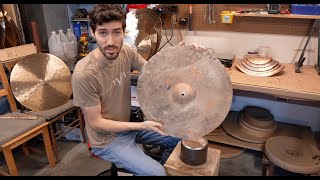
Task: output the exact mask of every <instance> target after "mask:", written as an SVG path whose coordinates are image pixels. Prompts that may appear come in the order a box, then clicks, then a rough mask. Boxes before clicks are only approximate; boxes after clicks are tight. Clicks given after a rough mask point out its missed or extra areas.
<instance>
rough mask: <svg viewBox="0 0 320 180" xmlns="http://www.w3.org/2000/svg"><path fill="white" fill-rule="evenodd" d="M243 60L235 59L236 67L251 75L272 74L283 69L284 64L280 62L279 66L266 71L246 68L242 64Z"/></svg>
mask: <svg viewBox="0 0 320 180" xmlns="http://www.w3.org/2000/svg"><path fill="white" fill-rule="evenodd" d="M241 61H243V60H240V59H238V60H237V61H236V65H237V67H238V69H240V70H241V71H242V72H244V73H246V74H248V75H251V76H265V77H267V76H273V75H275V74H277V73H279V72H281V71H282V70H283V69H284V67H285V66H284V65H282V64H280V66H276V67H274V68H273V69H270V70H268V71H261V72H260V71H252V70H250V69H247V68H246V67H244V66H243V64H242V62H241Z"/></svg>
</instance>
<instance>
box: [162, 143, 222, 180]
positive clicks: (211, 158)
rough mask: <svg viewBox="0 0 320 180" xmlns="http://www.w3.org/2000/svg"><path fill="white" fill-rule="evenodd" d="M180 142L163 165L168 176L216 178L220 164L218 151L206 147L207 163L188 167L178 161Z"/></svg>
mask: <svg viewBox="0 0 320 180" xmlns="http://www.w3.org/2000/svg"><path fill="white" fill-rule="evenodd" d="M180 152H181V141H180V142H179V143H178V144H177V146H176V147H175V148H174V150H173V152H172V153H171V155H170V157H169V158H168V160H167V162H166V163H165V164H164V167H165V168H166V171H167V173H168V175H170V176H218V172H219V164H220V153H221V151H220V150H217V149H213V148H209V147H208V156H207V162H205V163H204V164H202V165H199V166H190V165H187V164H185V163H183V162H182V161H181V159H180Z"/></svg>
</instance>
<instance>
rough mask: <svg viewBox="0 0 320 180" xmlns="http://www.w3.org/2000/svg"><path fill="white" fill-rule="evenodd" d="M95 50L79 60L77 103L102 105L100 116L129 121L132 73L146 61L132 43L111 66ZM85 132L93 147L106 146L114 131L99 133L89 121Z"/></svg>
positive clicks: (74, 77) (74, 83)
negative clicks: (101, 62)
mask: <svg viewBox="0 0 320 180" xmlns="http://www.w3.org/2000/svg"><path fill="white" fill-rule="evenodd" d="M93 57H94V56H93V52H90V53H89V54H88V55H87V56H86V57H84V58H83V59H81V60H80V61H78V63H77V64H76V67H75V69H74V72H73V75H72V88H73V99H74V105H75V106H79V107H90V106H95V105H98V104H99V103H100V104H101V115H102V117H104V118H106V119H111V120H115V121H125V122H127V121H129V120H130V114H131V72H132V71H133V70H138V71H141V70H142V67H143V65H144V64H145V63H146V61H145V60H144V59H143V57H142V56H141V55H140V54H138V53H137V51H135V50H134V49H132V48H131V47H130V46H129V45H127V44H123V46H122V48H121V52H120V54H119V56H118V58H117V59H115V60H113V61H114V63H112V65H110V66H104V67H102V66H101V65H100V66H98V64H97V63H96V62H95V60H94V58H93ZM86 131H87V134H88V138H89V141H90V143H91V145H92V147H98V148H103V147H104V146H105V145H107V144H109V143H110V142H112V141H113V139H114V137H115V133H111V132H96V131H94V130H93V129H92V128H91V127H90V126H89V125H88V123H86Z"/></svg>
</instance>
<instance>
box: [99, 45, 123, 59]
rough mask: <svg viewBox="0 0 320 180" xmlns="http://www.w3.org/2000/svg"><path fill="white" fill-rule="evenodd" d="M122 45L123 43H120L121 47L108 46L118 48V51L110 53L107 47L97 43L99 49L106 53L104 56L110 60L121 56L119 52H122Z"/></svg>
mask: <svg viewBox="0 0 320 180" xmlns="http://www.w3.org/2000/svg"><path fill="white" fill-rule="evenodd" d="M121 46H122V44H121V45H120V47H117V46H107V47H106V49H107V48H110V47H113V48H116V49H117V50H118V51H117V52H115V53H114V54H108V53H106V52H105V49H104V48H103V47H102V46H101V45H100V44H98V43H97V47H98V48H99V50H100V51H101V53H102V54H103V55H104V57H106V58H107V59H108V60H115V59H117V57H118V56H119V53H120V50H121Z"/></svg>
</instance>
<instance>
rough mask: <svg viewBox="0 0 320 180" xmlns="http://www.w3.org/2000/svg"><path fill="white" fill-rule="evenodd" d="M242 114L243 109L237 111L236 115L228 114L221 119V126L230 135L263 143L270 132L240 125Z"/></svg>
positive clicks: (269, 135) (247, 140)
mask: <svg viewBox="0 0 320 180" xmlns="http://www.w3.org/2000/svg"><path fill="white" fill-rule="evenodd" d="M242 115H243V111H241V112H240V113H238V116H228V117H227V118H226V119H225V120H224V121H223V123H222V128H223V129H224V130H225V131H226V132H227V133H228V134H230V135H231V136H233V137H235V138H237V139H240V140H242V141H246V142H251V143H264V142H266V141H267V140H268V139H269V138H270V137H271V135H272V134H271V133H266V132H263V131H257V130H254V129H250V128H248V127H246V128H245V127H244V126H242V125H240V119H241V118H240V117H241V116H242Z"/></svg>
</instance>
